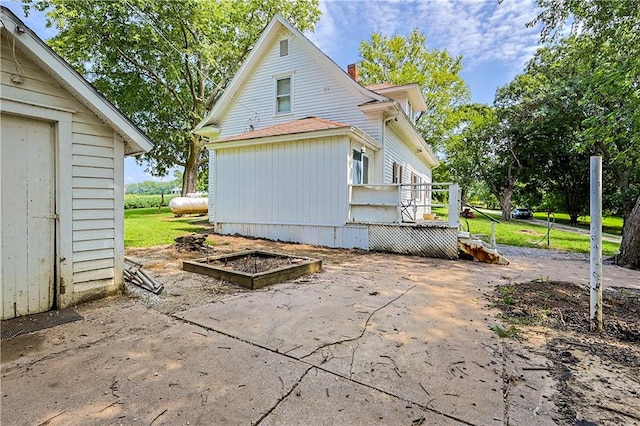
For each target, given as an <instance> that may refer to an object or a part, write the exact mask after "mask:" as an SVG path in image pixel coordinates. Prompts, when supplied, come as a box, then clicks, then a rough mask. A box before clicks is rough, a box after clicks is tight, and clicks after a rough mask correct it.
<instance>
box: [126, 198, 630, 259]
mask: <svg viewBox="0 0 640 426" xmlns="http://www.w3.org/2000/svg"><path fill="white" fill-rule="evenodd" d="M435 210H436V209H434V211H435ZM436 212H437V213H438V214H439V215H441V216H443V219H445V220H446V215H443V214H442V212H439V211H436ZM491 216H492V217H495V218H496V219H499V215H497V214H492V215H491ZM545 219H546V215H545ZM206 220H207V219H206V217H187V218H184V217H183V218H176V217H174V215H173V214H172V213H170V212H169V209H168V208H166V207H165V208H163V209H162V210H161V211H160V212H159V213H158V209H157V208H148V209H133V210H125V212H124V245H125V246H126V247H150V246H156V245H168V244H171V243H173V240H174V239H175V238H177V237H179V236H181V235H186V234H189V233H192V232H198V231H200V230H202V229H203V227H202V226H200V225H201V224H202V223H203V222H205V223H206ZM461 222H462V228H463V230H465V231H466V230H467V224H468V225H469V228H470V231H471V232H472V233H473V234H485V235H487V237H486V238H485V239H487V240H488V238H489V236H490V235H491V225H490V221H489V219H487V218H484V217H482V216H481V215H479V214H478V215H477V218H476V219H468V220H465V219H461ZM495 229H496V241H497V243H498V244H505V245H511V246H518V247H539V248H547V240H546V238H545V235H546V233H547V227H546V225H545V226H540V225H534V224H533V223H531V222H527V221H521V220H514V221H511V222H502V221H501V222H500V223H498V224H496V226H495ZM549 248H551V249H554V250H562V251H570V252H578V253H589V248H590V240H589V235H580V234H576V233H572V232H566V231H561V230H559V229H552V230H551V244H550V246H549ZM618 249H619V244H616V243H610V242H607V241H604V242H603V245H602V252H603V254H604V255H606V256H611V255H613V254H615V252H616V251H618Z"/></svg>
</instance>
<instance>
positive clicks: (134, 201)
mask: <svg viewBox="0 0 640 426" xmlns="http://www.w3.org/2000/svg"><path fill="white" fill-rule="evenodd" d="M179 196H180V195H177V194H175V195H165V196H164V203H163V197H162V195H136V194H125V196H124V209H125V210H129V209H145V208H150V207H155V208H156V210H157V208H158V207H161V204H162V206H167V205H169V201H171V199H172V198H175V197H179Z"/></svg>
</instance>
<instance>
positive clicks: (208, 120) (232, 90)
mask: <svg viewBox="0 0 640 426" xmlns="http://www.w3.org/2000/svg"><path fill="white" fill-rule="evenodd" d="M283 29H286V30H287V31H289V32H290V33H292V34H293V36H294V37H295V38H296V39H297V40H298V41H300V43H301V45H302V47H303V48H304V49H305V50H306V51H307V52H309V53H310V54H311V55H313V56H314V57H315V58H316V59H317V60H318V61H319V62H320V64H321V66H322V67H324V68H325V69H326V70H327V71H328V72H330V73H331V74H332V75H333V76H334V78H335V79H336V80H339V81H342V82H343V83H344V84H345V85H348V86H351V87H352V88H353V89H354V90H356V91H358V92H360V93H361V94H362V95H364V96H367V97H369V98H371V99H372V100H374V101H385V100H388V98H387V97H385V96H383V95H380V94H378V93H375V92H373V91H371V90H369V89H367V88H365V87H364V86H362V85H361V84H360V83H358V82H356V81H355V80H353V79H352V78H351V77H350V76H349V74H347V73H346V72H345V71H344V70H343V69H342V68H340V66H339V65H338V64H336V63H335V62H334V61H333V60H332V59H331V58H329V57H328V56H327V55H326V54H325V53H324V52H323V51H322V50H320V49H319V48H318V47H317V46H316V45H315V44H313V43H312V42H311V40H309V39H308V38H307V37H305V35H304V34H302V33H301V32H300V31H298V30H297V29H296V28H295V27H294V26H293V25H291V24H290V23H289V22H288V21H287V20H286V19H284V18H283V17H282V16H281V15H280V14H276V15H275V16H274V17H273V19H272V20H271V22H269V24H268V25H267V26H266V27H265V30H264V31H263V32H262V35H261V36H260V38H259V39H258V41H257V42H256V44H255V45H254V47H253V49H252V50H251V52H250V53H249V55H248V56H247V59H245V61H244V62H243V63H242V65H241V66H240V69H239V70H238V72H237V73H236V74H235V76H234V77H233V79H232V80H231V82H230V83H229V85H228V86H227V88H225V89H224V91H223V94H222V96H221V97H220V99H218V101H217V102H216V103H215V105H214V106H213V109H212V110H211V112H210V113H209V114H207V115H206V117H205V118H204V119H203V120H202V121H201V122H200V123H198V125H197V126H196V127H195V129H200V128H202V127H204V126H209V125H214V126H216V125H218V124H219V121H220V119H221V118H222V117H223V115H224V113H225V112H226V111H227V109H228V108H229V107H230V105H231V102H232V101H233V100H234V98H233V97H234V96H235V95H236V94H237V92H238V91H239V90H240V89H241V88H242V87H243V85H244V83H245V82H246V81H247V79H249V78H251V76H252V75H253V71H254V69H255V68H256V66H257V65H258V63H259V62H260V61H261V60H262V58H263V56H264V55H265V54H266V52H267V49H268V48H269V46H270V45H271V43H272V42H273V41H275V40H276V39H277V38H278V35H279V33H281V32H282V30H283Z"/></svg>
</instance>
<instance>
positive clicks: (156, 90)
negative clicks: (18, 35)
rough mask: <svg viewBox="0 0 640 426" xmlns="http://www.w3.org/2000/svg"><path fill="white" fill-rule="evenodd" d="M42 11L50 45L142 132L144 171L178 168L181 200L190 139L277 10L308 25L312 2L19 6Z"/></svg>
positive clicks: (200, 149) (55, 1) (191, 166)
mask: <svg viewBox="0 0 640 426" xmlns="http://www.w3.org/2000/svg"><path fill="white" fill-rule="evenodd" d="M23 2H24V5H25V9H26V11H27V12H28V9H29V8H30V7H35V8H36V9H38V10H46V11H47V17H48V19H49V23H50V24H53V25H55V26H56V27H57V29H58V34H57V35H56V36H55V37H53V38H52V39H51V40H49V41H48V42H49V44H50V45H51V46H52V47H53V49H54V50H56V52H58V53H59V54H60V55H61V56H62V57H63V58H65V59H66V60H67V61H68V62H69V63H71V64H72V65H73V66H74V67H75V68H76V69H77V70H78V71H79V72H80V73H81V74H82V75H84V76H85V77H86V78H87V79H88V80H89V81H91V82H92V83H93V84H94V85H95V87H96V88H97V89H98V90H99V91H100V92H101V93H103V94H104V95H105V96H106V97H107V98H109V99H110V100H111V101H113V102H114V103H115V104H116V106H118V108H120V109H121V110H122V111H123V112H124V113H125V114H126V115H128V116H129V117H131V118H132V120H133V121H134V122H135V123H136V124H137V125H138V126H139V127H140V128H141V129H142V130H144V131H145V132H146V133H147V134H148V135H149V136H150V137H151V139H152V140H154V142H155V147H154V148H153V150H152V151H151V152H149V153H148V154H145V155H143V156H142V157H141V158H140V160H145V161H146V162H148V164H149V169H150V171H151V173H152V174H155V175H165V174H166V173H167V171H168V170H169V169H170V168H172V167H174V166H181V167H183V168H184V179H183V185H182V192H183V194H185V193H187V192H194V191H195V190H196V185H197V178H198V172H199V170H200V169H202V168H203V167H206V162H207V158H206V149H205V148H204V141H203V140H202V139H201V138H200V137H199V136H197V135H194V134H193V133H191V130H192V129H193V128H194V127H195V125H196V124H197V123H198V122H199V121H200V120H201V119H202V118H203V117H204V115H205V113H206V112H207V111H209V110H210V109H211V107H212V105H213V104H214V103H215V101H216V100H217V99H218V98H219V97H220V95H221V93H222V91H223V90H224V87H225V86H226V85H227V83H228V82H229V81H230V79H231V78H232V77H233V75H234V74H235V72H236V71H237V69H238V67H239V66H240V64H241V63H242V61H243V60H244V58H245V57H246V55H247V54H248V53H249V51H250V49H251V47H252V46H253V44H254V43H255V41H256V40H257V38H258V37H259V35H260V33H261V32H262V30H263V29H264V27H265V26H266V24H267V23H268V22H269V20H271V18H272V17H273V16H274V14H275V13H280V14H281V15H283V16H284V17H285V18H287V19H289V20H290V21H291V22H292V23H294V24H295V25H296V26H297V27H298V28H299V29H300V30H302V31H304V30H309V29H313V27H314V25H315V23H316V22H317V21H318V19H319V17H320V11H319V8H318V0H233V1H231V0H181V1H167V0H118V1H114V0H23Z"/></svg>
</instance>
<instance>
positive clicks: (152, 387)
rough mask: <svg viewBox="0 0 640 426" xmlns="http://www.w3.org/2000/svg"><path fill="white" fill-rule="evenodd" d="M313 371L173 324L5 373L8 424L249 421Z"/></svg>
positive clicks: (4, 420)
mask: <svg viewBox="0 0 640 426" xmlns="http://www.w3.org/2000/svg"><path fill="white" fill-rule="evenodd" d="M86 366H90V367H89V368H87V367H86ZM308 368H309V367H308V365H305V364H303V363H301V362H296V361H294V360H292V359H288V358H285V357H282V356H279V355H277V354H274V353H271V352H269V351H264V350H262V349H259V348H256V347H254V346H251V345H249V344H246V343H242V342H239V341H237V340H234V339H230V338H228V337H225V336H222V335H220V334H217V333H208V332H207V331H206V330H203V329H202V328H199V327H195V326H192V325H188V324H174V325H173V326H172V327H170V328H168V329H166V330H164V331H162V332H160V333H159V334H154V335H149V336H146V337H140V336H136V335H131V336H127V335H123V336H120V338H118V339H117V340H115V341H114V340H110V341H108V342H103V343H101V344H94V345H92V346H90V347H87V348H85V349H83V350H82V351H79V352H77V353H72V354H68V356H64V357H60V356H59V357H55V358H52V359H42V360H39V361H38V362H36V363H34V364H33V365H31V366H30V367H28V368H27V369H24V368H22V369H14V370H11V371H8V372H7V371H5V372H4V374H3V377H2V424H7V425H9V424H15V425H17V424H44V423H45V422H47V421H48V422H47V424H49V425H56V424H59V425H69V424H105V425H106V424H116V423H118V424H146V425H148V424H151V423H153V424H167V425H168V424H192V425H193V424H201V425H204V424H251V423H253V422H255V421H257V420H258V419H259V418H260V417H261V416H263V415H264V413H267V412H269V411H270V410H271V408H272V407H273V406H274V405H276V404H277V402H278V401H279V399H280V398H281V397H283V396H284V395H285V394H287V392H288V391H289V390H290V389H291V388H292V387H293V386H294V385H295V384H296V383H297V382H298V380H299V379H300V377H302V375H303V374H304V373H305V371H306V370H307V369H308ZM154 420H155V422H154Z"/></svg>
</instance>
